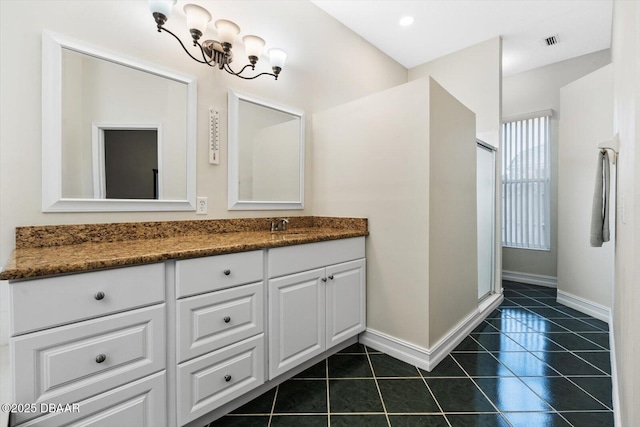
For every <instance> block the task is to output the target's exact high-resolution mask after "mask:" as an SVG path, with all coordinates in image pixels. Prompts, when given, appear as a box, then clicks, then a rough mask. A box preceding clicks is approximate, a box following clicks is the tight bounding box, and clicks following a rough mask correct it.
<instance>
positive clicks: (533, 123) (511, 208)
mask: <svg viewBox="0 0 640 427" xmlns="http://www.w3.org/2000/svg"><path fill="white" fill-rule="evenodd" d="M549 123H550V114H549V113H546V112H545V113H544V115H540V116H537V117H528V118H523V119H519V120H512V121H505V122H504V123H503V124H502V246H506V247H512V248H524V249H538V250H549V249H550V205H551V200H550V193H551V191H550V181H551V179H550V176H551V163H550V151H551V150H550V145H551V144H550V138H551V132H550V128H549Z"/></svg>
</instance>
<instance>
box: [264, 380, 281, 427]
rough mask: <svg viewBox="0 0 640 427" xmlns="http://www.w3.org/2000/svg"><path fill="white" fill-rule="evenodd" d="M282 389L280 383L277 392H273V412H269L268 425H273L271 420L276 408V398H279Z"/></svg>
mask: <svg viewBox="0 0 640 427" xmlns="http://www.w3.org/2000/svg"><path fill="white" fill-rule="evenodd" d="M279 390H280V385H277V386H276V392H275V393H274V394H273V403H271V413H270V414H269V423H268V424H267V427H271V420H272V419H273V412H274V411H275V409H276V399H278V391H279Z"/></svg>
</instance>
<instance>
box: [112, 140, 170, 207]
mask: <svg viewBox="0 0 640 427" xmlns="http://www.w3.org/2000/svg"><path fill="white" fill-rule="evenodd" d="M103 132H104V184H105V189H104V190H105V198H107V199H159V188H158V182H159V180H158V130H157V129H104V130H103Z"/></svg>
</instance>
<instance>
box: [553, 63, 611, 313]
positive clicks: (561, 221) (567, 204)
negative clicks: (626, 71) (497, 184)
mask: <svg viewBox="0 0 640 427" xmlns="http://www.w3.org/2000/svg"><path fill="white" fill-rule="evenodd" d="M560 104H561V106H562V120H561V121H560V144H559V147H558V292H559V296H563V295H564V296H567V297H569V298H571V297H577V298H579V299H580V298H581V299H584V300H586V301H588V302H590V303H595V304H597V305H600V306H602V307H603V308H606V309H607V310H609V309H610V308H611V295H612V290H613V264H614V262H613V260H614V251H613V250H614V240H615V221H614V220H613V219H614V218H615V215H614V214H611V219H612V221H611V227H610V228H611V236H612V237H614V239H613V240H612V241H611V242H608V243H604V244H603V246H602V247H600V248H592V247H591V246H590V244H589V237H590V233H589V231H590V228H591V206H592V201H593V193H594V183H595V179H596V163H597V161H596V159H597V158H598V156H599V149H598V143H599V142H601V141H605V140H607V139H610V138H611V137H612V136H613V65H611V64H609V65H607V66H605V67H603V68H601V69H599V70H597V71H594V72H593V73H591V74H588V75H586V76H585V77H582V78H581V79H578V80H576V81H574V82H572V83H569V84H568V85H567V86H564V87H563V88H561V89H560ZM615 175H616V173H615V166H611V178H612V181H613V182H612V184H611V194H613V195H615ZM610 208H611V209H612V212H615V203H612V205H610ZM578 301H579V300H578ZM586 307H587V308H591V309H598V308H599V307H597V306H596V307H592V306H591V305H590V304H588V305H586ZM589 314H591V313H589ZM605 320H607V321H608V320H609V319H608V315H607V316H606V319H605Z"/></svg>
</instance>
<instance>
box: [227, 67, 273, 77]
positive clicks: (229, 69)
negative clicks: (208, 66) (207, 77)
mask: <svg viewBox="0 0 640 427" xmlns="http://www.w3.org/2000/svg"><path fill="white" fill-rule="evenodd" d="M248 67H252V65H251V64H247V65H245V66H244V67H242V70H240V71H238V72H237V73H236V72H235V71H233V69H232V68H231V66H230V65H229V64H225V67H224V68H223V69H224V70H225V71H226V72H227V73H229V74H233V75H234V76H236V77H240V78H241V79H245V80H253V79H256V78H258V77H260V76H271V77H275V78H276V80H278V76H277V75H275V74H273V73H266V72H265V73H260V74H256V75H255V76H252V77H245V76H242V75H241V74H242V73H243V72H244V70H246V69H247V68H248ZM252 69H253V67H252Z"/></svg>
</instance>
